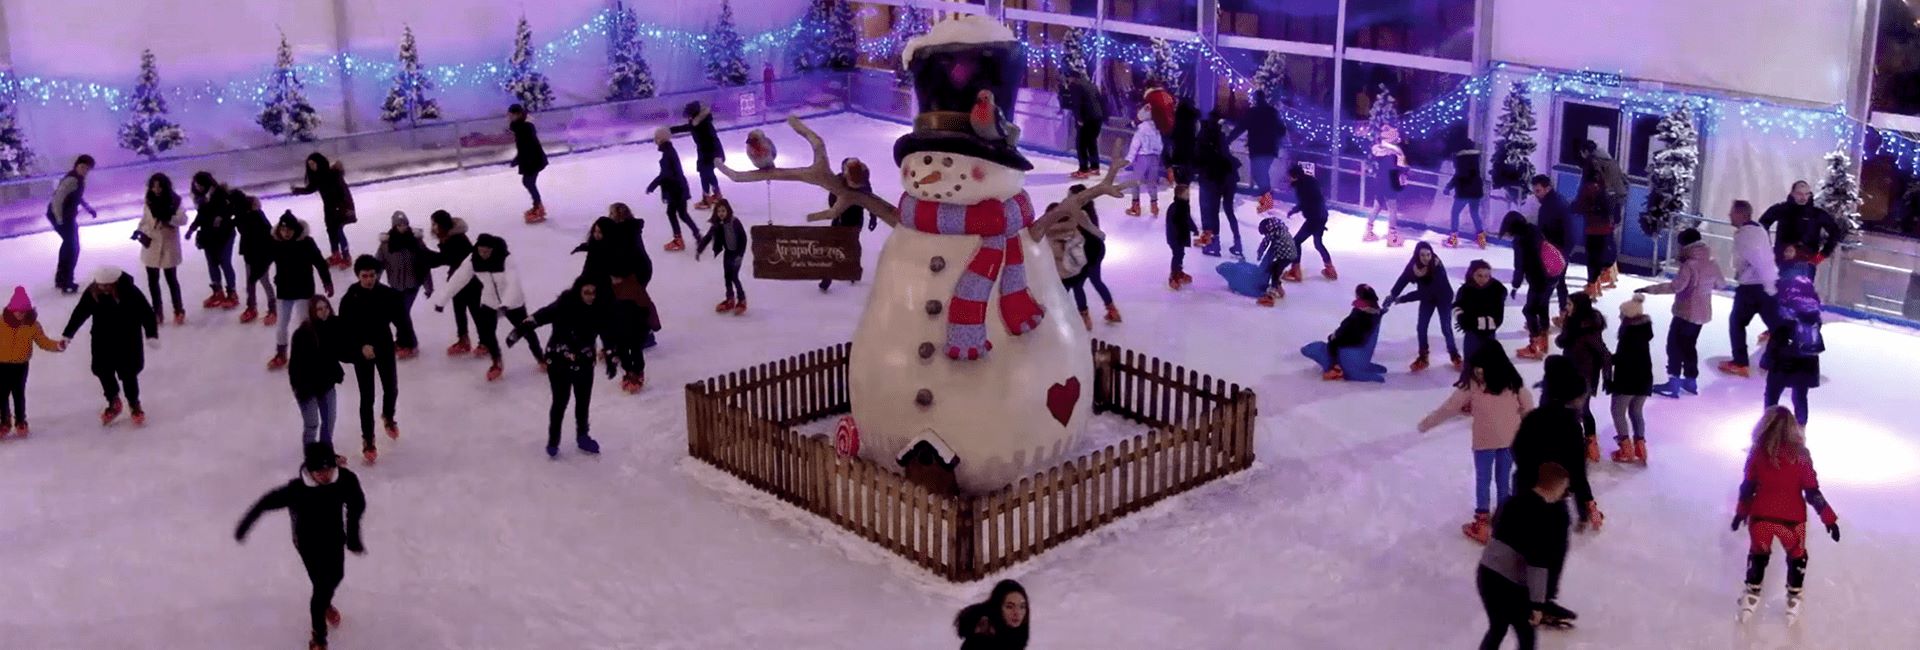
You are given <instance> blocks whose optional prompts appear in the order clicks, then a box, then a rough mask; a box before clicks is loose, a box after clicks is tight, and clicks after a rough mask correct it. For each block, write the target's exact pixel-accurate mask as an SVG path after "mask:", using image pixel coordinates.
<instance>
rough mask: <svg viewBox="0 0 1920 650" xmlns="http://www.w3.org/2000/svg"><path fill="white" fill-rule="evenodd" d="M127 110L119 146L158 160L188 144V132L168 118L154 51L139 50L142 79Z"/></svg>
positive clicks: (128, 103) (165, 99) (121, 126)
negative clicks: (176, 148)
mask: <svg viewBox="0 0 1920 650" xmlns="http://www.w3.org/2000/svg"><path fill="white" fill-rule="evenodd" d="M127 109H128V115H127V121H125V122H122V123H121V124H120V148H122V149H126V150H128V151H131V152H134V153H137V154H140V155H142V156H146V157H147V159H148V160H156V159H158V158H159V157H160V154H161V153H164V152H166V151H169V150H171V149H173V148H175V147H178V146H180V145H183V144H186V142H187V134H186V132H185V131H182V130H181V129H180V125H179V124H176V123H174V121H173V120H172V119H170V118H168V117H167V98H166V97H163V96H161V94H160V71H159V69H158V68H157V67H156V66H155V65H154V62H153V50H146V51H143V52H141V53H140V80H139V82H138V83H136V84H134V87H133V94H132V97H131V98H130V99H129V100H128V101H127Z"/></svg>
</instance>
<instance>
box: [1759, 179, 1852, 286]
mask: <svg viewBox="0 0 1920 650" xmlns="http://www.w3.org/2000/svg"><path fill="white" fill-rule="evenodd" d="M1760 225H1761V226H1762V227H1764V228H1768V229H1771V230H1772V231H1773V250H1774V253H1775V254H1776V255H1778V254H1779V253H1780V252H1782V251H1784V250H1786V247H1787V246H1789V245H1792V246H1794V247H1795V250H1796V251H1797V252H1798V255H1796V256H1795V257H1794V258H1793V261H1800V262H1809V263H1811V264H1812V266H1813V267H1814V268H1816V269H1817V268H1819V266H1820V263H1822V262H1825V261H1827V258H1829V257H1833V253H1834V251H1836V250H1839V249H1840V243H1841V242H1842V241H1845V240H1846V231H1845V230H1843V229H1842V228H1841V227H1840V222H1839V221H1836V220H1834V218H1833V215H1832V214H1829V213H1828V212H1827V211H1826V210H1822V209H1820V208H1819V207H1818V206H1815V205H1814V204H1813V187H1812V186H1811V185H1808V184H1807V182H1806V181H1794V182H1793V187H1792V188H1791V190H1789V192H1788V194H1787V200H1785V201H1781V202H1779V203H1776V204H1774V205H1773V206H1772V207H1769V208H1767V211H1766V212H1763V213H1761V214H1760Z"/></svg>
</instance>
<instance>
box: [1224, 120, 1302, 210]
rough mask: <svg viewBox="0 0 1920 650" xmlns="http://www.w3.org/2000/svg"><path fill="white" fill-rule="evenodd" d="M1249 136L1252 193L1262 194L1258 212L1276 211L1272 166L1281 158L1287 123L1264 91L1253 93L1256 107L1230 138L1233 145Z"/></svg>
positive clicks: (1228, 140)
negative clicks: (1281, 143)
mask: <svg viewBox="0 0 1920 650" xmlns="http://www.w3.org/2000/svg"><path fill="white" fill-rule="evenodd" d="M1241 133H1245V134H1247V162H1248V165H1249V167H1251V169H1249V170H1248V173H1249V174H1251V175H1252V182H1253V193H1254V194H1256V195H1259V197H1260V203H1259V206H1258V209H1256V210H1255V211H1256V212H1266V211H1268V210H1272V209H1273V163H1274V162H1275V161H1277V160H1279V159H1280V142H1281V140H1283V139H1285V138H1286V137H1287V124H1286V122H1283V121H1281V120H1280V109H1278V108H1275V107H1274V105H1273V98H1272V97H1271V96H1269V95H1268V94H1267V91H1265V90H1256V91H1253V107H1251V108H1248V109H1247V114H1246V116H1244V117H1242V118H1241V119H1240V125H1239V126H1238V127H1237V128H1235V129H1234V130H1233V132H1232V133H1230V134H1228V135H1227V142H1229V143H1231V142H1233V140H1234V138H1238V137H1240V134H1241Z"/></svg>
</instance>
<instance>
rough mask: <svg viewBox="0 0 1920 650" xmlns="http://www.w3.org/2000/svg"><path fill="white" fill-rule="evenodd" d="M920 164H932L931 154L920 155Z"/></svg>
mask: <svg viewBox="0 0 1920 650" xmlns="http://www.w3.org/2000/svg"><path fill="white" fill-rule="evenodd" d="M920 164H922V165H931V164H933V156H922V157H921V158H920Z"/></svg>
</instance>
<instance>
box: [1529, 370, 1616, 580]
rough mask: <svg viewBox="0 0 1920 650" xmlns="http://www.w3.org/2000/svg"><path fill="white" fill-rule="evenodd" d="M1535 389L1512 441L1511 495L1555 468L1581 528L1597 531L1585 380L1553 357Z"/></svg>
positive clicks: (1597, 515) (1598, 519) (1598, 515)
mask: <svg viewBox="0 0 1920 650" xmlns="http://www.w3.org/2000/svg"><path fill="white" fill-rule="evenodd" d="M1539 387H1540V400H1539V407H1537V408H1535V409H1534V410H1533V411H1532V412H1530V413H1528V414H1527V416H1526V417H1525V418H1522V419H1521V420H1520V431H1519V432H1518V433H1516V434H1515V435H1514V439H1513V489H1514V491H1515V492H1518V491H1520V490H1523V489H1527V488H1531V487H1533V485H1534V480H1535V478H1536V477H1537V476H1538V474H1537V473H1538V471H1539V469H1540V466H1541V465H1542V464H1544V463H1559V464H1560V465H1561V466H1562V467H1565V468H1567V473H1568V475H1569V476H1571V477H1572V479H1573V486H1572V488H1571V489H1572V490H1573V496H1574V499H1575V505H1577V506H1579V508H1580V522H1581V525H1582V526H1583V527H1584V526H1586V525H1592V526H1594V527H1595V528H1596V529H1597V528H1598V527H1599V526H1600V510H1599V508H1598V507H1596V506H1595V505H1594V502H1593V501H1594V499H1593V486H1592V484H1590V483H1588V482H1587V435H1586V427H1585V424H1584V423H1582V422H1581V421H1580V412H1579V409H1580V406H1581V402H1582V401H1584V400H1586V399H1587V398H1588V388H1587V383H1586V380H1584V379H1581V378H1580V370H1579V369H1578V368H1576V367H1574V365H1573V360H1572V359H1568V358H1566V357H1563V356H1559V355H1554V356H1551V357H1547V363H1546V369H1545V376H1544V377H1542V379H1541V381H1540V384H1539ZM1556 582H1557V581H1556Z"/></svg>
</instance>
